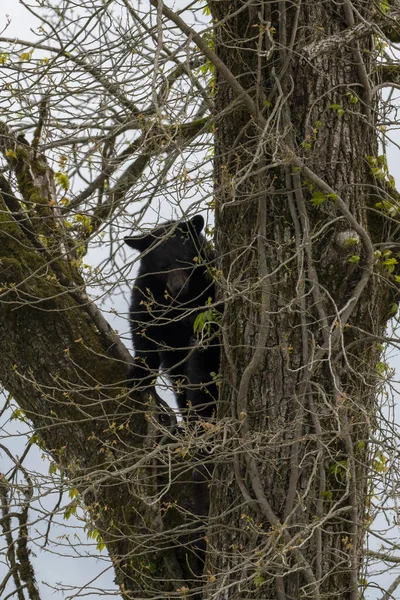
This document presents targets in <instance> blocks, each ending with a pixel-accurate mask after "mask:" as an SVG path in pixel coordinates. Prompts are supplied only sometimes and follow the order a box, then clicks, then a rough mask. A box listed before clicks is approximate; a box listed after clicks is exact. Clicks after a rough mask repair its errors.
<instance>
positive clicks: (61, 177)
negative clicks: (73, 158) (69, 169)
mask: <svg viewBox="0 0 400 600" xmlns="http://www.w3.org/2000/svg"><path fill="white" fill-rule="evenodd" d="M54 179H55V180H56V181H57V183H58V185H60V186H61V187H62V189H63V190H68V189H69V179H68V175H67V174H66V173H62V172H61V171H57V173H54Z"/></svg>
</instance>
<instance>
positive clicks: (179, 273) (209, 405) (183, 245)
mask: <svg viewBox="0 0 400 600" xmlns="http://www.w3.org/2000/svg"><path fill="white" fill-rule="evenodd" d="M203 227H204V219H203V217H202V216H200V215H196V216H195V217H193V218H192V219H190V220H188V221H183V222H178V221H167V222H166V223H164V224H162V225H160V226H159V227H156V228H155V229H153V230H152V231H150V232H149V233H146V234H142V235H139V236H133V237H126V238H124V241H125V242H126V244H128V246H130V247H131V248H134V249H135V250H138V251H139V252H140V253H141V255H140V268H139V272H138V275H137V278H136V280H135V283H134V286H133V291H132V299H131V305H130V312H129V319H130V322H131V330H132V340H133V345H134V349H135V364H134V365H133V366H132V367H131V369H130V371H129V373H128V379H129V380H130V381H131V382H132V384H134V383H135V382H136V384H138V385H140V386H141V387H142V389H146V388H151V387H152V386H154V383H155V380H156V378H157V375H158V373H159V369H160V367H161V368H162V369H165V370H166V372H167V375H168V377H169V378H170V380H171V382H172V384H173V387H174V391H175V394H176V401H177V404H178V406H179V409H180V410H181V412H182V413H183V414H185V413H187V412H188V410H187V409H188V408H190V407H193V411H190V410H189V413H190V418H197V417H201V418H208V417H210V416H212V414H213V412H214V410H215V399H216V396H217V388H216V385H215V383H214V380H213V376H212V375H211V373H214V372H218V369H219V344H218V342H217V341H216V338H215V340H214V341H213V342H212V343H211V344H210V345H209V346H208V347H207V346H206V347H204V348H202V347H201V346H198V345H196V344H195V343H194V342H193V339H194V338H193V327H194V322H195V320H196V317H197V316H198V315H199V314H200V313H202V312H203V311H207V310H208V309H207V307H208V306H209V304H210V303H211V304H213V303H214V302H215V285H214V283H213V280H212V277H211V276H210V273H209V266H210V262H212V261H213V260H215V254H214V252H213V251H212V250H210V249H209V248H208V243H207V241H206V238H205V237H204V235H203V234H202V233H201V232H202V230H203Z"/></svg>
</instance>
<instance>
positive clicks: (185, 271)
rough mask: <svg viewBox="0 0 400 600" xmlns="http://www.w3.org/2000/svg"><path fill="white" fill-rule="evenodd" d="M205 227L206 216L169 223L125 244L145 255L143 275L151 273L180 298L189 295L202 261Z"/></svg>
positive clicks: (142, 265)
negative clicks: (191, 278) (202, 233)
mask: <svg viewBox="0 0 400 600" xmlns="http://www.w3.org/2000/svg"><path fill="white" fill-rule="evenodd" d="M203 227H204V219H203V217H202V216H201V215H196V216H195V217H193V218H192V219H190V220H189V221H182V222H179V221H167V222H166V223H163V224H162V225H160V226H159V227H156V228H155V229H153V230H152V231H150V232H148V233H144V234H141V235H138V236H132V237H125V238H124V242H125V243H126V244H128V246H130V247H131V248H133V249H134V250H138V252H140V253H141V256H140V260H141V273H142V274H146V275H147V274H151V275H152V276H153V277H154V278H155V280H156V281H157V283H159V284H162V285H164V286H165V287H166V288H167V290H168V292H169V293H170V294H171V295H172V296H173V297H175V298H177V297H182V296H185V295H186V294H187V293H188V291H189V282H190V277H191V275H192V274H193V273H194V270H195V269H196V267H197V266H198V265H199V263H200V262H201V261H200V255H201V252H202V248H203V246H204V243H205V238H204V236H203V235H201V231H202V229H203Z"/></svg>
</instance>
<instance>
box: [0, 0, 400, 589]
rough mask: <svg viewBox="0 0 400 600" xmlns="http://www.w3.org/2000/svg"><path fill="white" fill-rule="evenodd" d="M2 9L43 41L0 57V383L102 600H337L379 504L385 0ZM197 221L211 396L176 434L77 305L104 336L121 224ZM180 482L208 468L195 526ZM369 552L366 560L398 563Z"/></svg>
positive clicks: (22, 558)
mask: <svg viewBox="0 0 400 600" xmlns="http://www.w3.org/2000/svg"><path fill="white" fill-rule="evenodd" d="M22 4H23V5H24V6H25V7H26V9H27V11H29V12H30V13H31V14H32V15H33V16H34V17H36V18H37V19H38V20H39V22H40V27H38V28H37V30H36V31H35V32H34V34H33V36H32V40H31V41H24V40H18V39H14V38H7V37H6V34H7V31H6V32H5V33H3V37H1V38H0V41H1V43H2V45H3V47H2V49H1V54H0V61H1V63H2V86H3V91H2V106H1V109H0V111H1V112H0V119H1V125H0V136H1V137H0V150H1V152H2V157H3V158H2V160H3V163H2V165H3V166H2V170H1V173H0V191H1V196H0V202H1V210H0V253H1V256H0V259H1V262H0V282H1V296H0V302H1V304H0V307H1V308H0V321H1V332H2V334H1V337H0V340H1V341H0V343H1V352H0V378H1V381H2V384H3V386H4V388H5V389H6V390H7V392H8V393H9V394H10V395H9V396H8V400H7V402H6V405H8V404H10V403H13V402H14V400H15V402H17V403H18V405H19V407H20V409H19V412H17V413H15V412H14V416H18V417H20V418H23V419H26V420H28V422H29V423H31V424H32V428H33V430H34V432H35V434H34V436H33V437H32V438H31V440H30V443H33V442H34V443H37V444H39V445H40V447H43V448H45V449H46V451H47V452H48V453H49V455H50V456H51V458H52V460H53V461H54V464H55V465H56V466H55V467H54V468H53V472H52V482H53V483H54V485H55V486H56V489H60V490H62V489H69V492H70V501H68V505H67V506H65V505H63V504H62V502H61V501H60V502H58V503H57V505H56V510H59V509H60V510H63V511H64V514H66V516H68V515H70V514H71V513H73V512H75V511H76V510H77V509H78V507H81V508H83V509H84V511H85V514H86V519H87V523H88V525H87V527H88V530H89V533H90V535H91V536H92V538H95V539H96V541H97V543H98V544H99V546H100V547H101V546H102V545H103V544H104V545H106V547H107V549H108V552H109V554H110V557H111V560H112V563H113V565H114V568H115V571H116V580H117V583H118V585H119V587H120V591H121V594H122V596H123V597H125V598H136V597H143V598H153V597H154V598H156V597H160V595H161V596H163V597H164V596H167V597H178V598H180V597H189V596H193V597H198V598H199V597H202V596H203V597H206V598H218V599H222V598H229V599H233V598H251V599H256V598H260V599H261V598H263V599H266V598H268V599H271V600H272V598H274V599H275V598H278V599H279V600H289V599H292V598H296V599H299V598H312V599H313V600H319V599H322V598H339V599H346V600H356V598H359V597H360V595H361V596H362V595H363V594H364V592H365V589H366V579H365V572H366V561H365V560H364V559H365V555H366V554H367V552H366V548H365V536H366V531H367V529H368V527H370V525H371V523H372V522H373V520H374V518H375V517H376V514H377V512H378V511H379V510H384V511H385V514H386V515H387V518H388V520H389V521H390V520H392V519H393V515H394V514H395V509H396V502H397V495H396V492H397V489H396V488H397V466H398V461H397V446H398V441H397V433H398V432H397V430H396V427H395V425H394V423H393V412H392V411H391V403H390V402H389V401H388V399H387V396H385V395H383V394H382V390H383V387H384V384H385V382H386V380H387V378H388V377H389V376H390V375H391V372H390V369H389V367H388V365H387V363H386V362H385V361H384V360H383V358H382V351H383V348H384V346H385V344H394V345H395V346H396V344H397V337H396V335H395V333H393V335H392V334H390V336H387V334H386V327H387V323H388V321H389V319H390V318H391V317H392V316H393V315H394V313H395V312H396V310H397V300H398V298H397V295H398V280H399V277H400V274H398V244H399V239H398V237H399V236H398V213H399V196H398V193H397V191H396V189H395V186H394V180H393V177H392V176H391V175H390V173H389V170H388V165H387V158H386V151H385V149H386V145H387V140H388V137H387V136H388V130H389V129H390V128H391V127H392V126H394V127H395V126H396V112H395V107H394V104H395V100H394V98H395V97H394V94H393V92H389V93H386V92H385V94H386V95H385V100H383V99H382V97H381V94H382V90H384V89H385V88H389V89H392V90H396V89H397V88H398V65H397V64H396V62H395V59H394V55H393V53H392V46H391V44H392V43H394V44H396V43H397V42H398V41H399V39H400V38H399V35H400V32H399V26H398V22H397V18H398V9H397V7H396V3H394V2H393V3H392V2H370V1H365V0H364V1H363V2H361V1H356V0H355V1H353V2H350V1H347V0H345V1H344V2H342V3H321V2H317V1H315V2H314V1H309V2H307V3H303V2H297V3H290V2H286V1H285V0H280V1H279V2H266V1H264V0H259V1H255V2H244V1H241V0H240V1H235V0H234V1H232V0H231V1H230V2H226V1H224V0H223V1H218V2H216V1H215V2H214V1H213V2H210V3H209V4H208V5H206V4H201V3H194V4H193V5H192V4H191V5H188V6H187V7H184V6H182V7H180V8H179V10H176V11H173V10H172V9H171V8H170V7H169V6H167V5H165V4H164V3H162V2H159V0H150V4H149V5H147V4H146V5H140V6H139V8H138V7H137V6H136V5H135V3H133V2H130V0H121V1H117V0H108V1H101V2H100V1H98V2H97V1H95V0H90V1H88V2H86V3H81V5H80V6H75V3H73V2H72V1H68V0H67V1H66V2H63V3H52V2H48V1H38V2H30V3H29V4H28V3H26V2H22ZM212 137H213V139H214V172H213V177H211V169H210V167H211V164H210V163H211V150H210V149H211V147H212ZM211 180H212V181H213V184H214V190H213V193H212V188H211ZM206 207H208V208H209V209H215V241H216V246H217V249H218V251H219V253H220V255H221V268H220V270H219V271H218V272H217V273H215V277H216V279H217V281H218V285H219V288H220V290H221V295H222V296H223V297H224V302H225V315H224V318H223V320H222V322H221V324H220V325H221V344H222V367H221V372H220V375H219V378H220V401H219V407H218V415H217V419H216V420H215V421H213V422H210V423H207V424H203V426H201V427H197V428H196V427H195V428H191V429H190V430H188V428H183V429H176V428H170V427H167V426H166V425H165V419H160V418H158V413H159V411H160V409H159V408H158V407H157V404H156V403H155V402H154V399H152V398H148V397H147V396H145V397H144V396H143V395H141V394H139V393H136V394H135V393H132V394H128V392H127V390H126V388H125V387H124V379H125V372H126V369H127V365H128V364H129V362H130V361H131V358H130V354H129V352H128V351H127V349H126V348H125V346H124V345H123V342H122V341H121V338H122V340H123V338H124V336H125V334H124V332H122V335H121V336H120V337H119V336H118V335H117V333H115V332H114V331H113V330H112V329H111V327H110V326H109V324H108V323H107V321H106V320H105V318H104V316H103V313H102V312H100V310H99V307H100V308H102V307H107V306H108V307H110V306H111V307H112V308H111V311H112V312H116V311H122V316H123V317H124V316H125V319H126V307H127V302H128V300H127V298H126V292H127V287H126V283H127V281H131V279H132V271H131V270H130V264H129V261H130V260H131V259H130V257H129V258H127V257H126V256H125V253H124V250H123V248H122V247H121V240H122V237H123V235H124V234H125V233H126V232H127V231H130V230H131V228H132V225H134V227H135V228H137V229H139V228H140V227H146V226H152V225H153V224H154V223H155V222H156V221H157V220H158V219H159V218H161V220H162V218H171V217H172V216H175V217H178V218H181V217H186V216H188V215H191V214H194V213H196V212H198V210H200V209H205V208H206ZM86 255H88V258H85V257H86ZM93 262H95V263H96V265H97V266H96V267H93V266H90V265H91V263H93ZM88 287H89V288H90V290H91V291H92V295H95V296H97V297H98V303H97V304H95V303H93V302H92V300H91V299H90V298H89V296H88V295H87V291H86V290H87V288H88ZM120 295H121V298H120ZM103 301H104V302H103ZM115 307H117V308H115ZM123 313H125V314H123ZM119 323H120V324H121V321H120V322H119ZM118 327H119V328H121V327H122V328H123V330H127V329H128V324H127V322H126V321H125V322H122V325H118ZM11 397H12V400H11ZM28 448H29V446H28ZM27 451H28V450H27ZM23 458H24V457H22V458H21V459H17V460H16V463H15V465H14V467H13V470H12V471H11V472H10V473H6V474H5V476H4V477H3V478H2V486H1V498H2V507H3V518H2V521H1V523H2V527H3V532H4V537H5V541H6V545H7V548H8V552H7V561H8V566H9V571H8V573H7V575H6V578H5V579H4V581H3V583H2V584H1V585H2V588H0V589H3V590H4V589H6V586H7V585H8V584H9V581H11V578H13V581H14V585H15V587H16V589H17V591H16V594H17V595H18V598H19V599H20V600H22V599H23V598H25V597H30V598H33V599H35V598H37V597H38V594H39V591H38V588H37V586H36V585H35V583H34V574H33V572H32V570H31V566H30V563H29V549H28V547H27V545H26V544H25V541H26V535H27V526H28V512H27V510H28V506H29V503H30V501H31V499H32V498H33V497H34V492H33V489H34V488H35V485H34V484H32V478H31V476H30V474H29V473H28V472H26V470H25V471H23V468H24V467H23ZM199 462H202V463H204V465H203V467H202V470H203V471H202V472H204V469H205V468H208V467H209V468H210V469H209V470H210V471H212V470H213V475H212V481H211V485H210V500H211V507H210V514H209V516H208V520H207V523H206V525H203V524H202V523H201V522H199V520H198V517H197V516H196V515H195V514H194V506H193V495H194V494H197V493H199V490H198V486H196V485H194V484H192V483H191V482H192V477H193V474H192V469H193V465H195V466H198V465H199ZM212 466H214V468H213V469H212V468H211V467H212ZM382 475H383V476H384V477H382ZM22 476H23V477H24V478H25V479H24V481H25V482H26V485H25V486H24V487H21V485H22V484H21V477H22ZM182 484H185V485H182ZM36 493H37V492H36ZM17 504H19V505H20V506H21V510H20V511H17V510H16V508H15V507H14V505H17ZM13 507H14V508H15V510H14V511H13ZM13 518H14V519H17V525H16V526H14V525H13V522H12V519H13ZM396 518H397V516H396ZM50 522H51V519H50ZM204 527H206V538H207V541H208V544H207V557H206V564H205V568H204V572H202V569H201V568H200V566H199V560H198V556H196V555H198V550H197V543H196V541H195V540H196V538H199V537H202V536H203V535H204V531H203V528H204ZM13 534H14V541H13ZM381 538H383V539H382V541H384V542H385V546H384V547H383V548H382V550H381V551H373V552H369V554H370V555H371V557H372V558H374V559H379V560H381V559H384V560H385V561H386V562H388V563H389V564H392V563H396V562H398V561H399V559H398V558H397V557H396V556H394V557H392V556H391V553H390V552H391V550H392V549H396V542H390V540H387V539H385V538H386V536H382V535H381ZM18 552H20V553H19V554H18ZM390 561H392V563H391V562H390ZM398 583H399V582H398V580H397V578H396V579H395V580H394V581H393V582H391V583H390V584H389V585H390V589H388V590H387V592H386V595H385V596H383V597H385V598H390V597H392V596H393V593H394V591H395V589H396V586H397V584H398ZM7 589H8V588H7Z"/></svg>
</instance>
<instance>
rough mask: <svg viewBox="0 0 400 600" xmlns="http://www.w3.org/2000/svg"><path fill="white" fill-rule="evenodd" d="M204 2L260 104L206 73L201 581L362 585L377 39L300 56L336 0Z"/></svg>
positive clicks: (375, 287) (377, 292) (336, 13)
mask: <svg viewBox="0 0 400 600" xmlns="http://www.w3.org/2000/svg"><path fill="white" fill-rule="evenodd" d="M355 4H356V5H357V8H358V10H359V11H360V13H361V14H363V15H364V16H366V15H367V14H369V12H368V11H369V10H370V9H371V8H372V3H353V6H354V5H355ZM366 4H369V6H367V5H366ZM211 6H212V14H213V18H214V20H215V22H216V25H215V46H214V47H215V53H216V55H217V56H218V57H219V58H220V59H221V60H222V61H223V63H224V64H225V65H226V66H227V67H228V69H229V70H230V72H231V73H232V75H233V76H234V77H235V78H236V80H237V81H238V82H239V83H240V84H241V86H242V87H243V88H244V90H245V92H246V94H247V95H248V96H249V97H250V98H251V99H252V100H253V102H254V103H255V104H256V106H257V107H258V112H257V114H252V113H250V112H249V110H248V106H249V103H248V102H247V104H246V103H245V102H244V101H243V98H238V97H235V94H234V93H233V91H232V87H231V86H230V85H229V82H228V81H227V80H226V78H224V77H223V76H221V74H220V73H219V72H218V71H217V75H216V85H215V89H216V98H215V101H216V107H215V110H216V114H217V115H222V116H220V117H219V118H218V122H217V125H216V133H215V139H216V141H215V148H216V150H215V172H216V189H215V194H216V218H217V227H216V231H217V244H218V249H219V251H220V253H221V256H222V271H223V276H222V287H223V289H224V290H226V295H227V298H228V299H227V300H226V314H225V319H224V323H223V341H224V352H225V355H224V360H223V366H222V374H223V377H222V387H221V392H220V394H221V396H220V412H219V419H221V420H222V419H224V420H225V421H226V423H227V425H226V427H227V428H228V430H229V432H230V435H228V436H225V438H224V440H225V443H224V444H223V445H222V446H221V449H220V455H217V457H216V464H217V466H216V470H215V473H214V479H213V488H212V494H211V497H212V507H211V513H210V520H211V526H210V530H209V539H210V555H209V559H208V563H207V566H206V570H208V571H209V572H210V573H212V574H213V575H214V577H213V579H212V581H211V582H210V583H209V586H208V593H209V594H210V595H211V594H215V596H214V597H217V598H223V597H225V595H224V591H223V590H228V589H229V592H227V594H228V595H227V596H226V597H229V598H252V599H254V598H263V599H266V598H268V599H270V600H272V599H275V598H279V599H280V600H281V599H282V600H283V599H289V598H293V599H294V598H296V599H298V598H303V597H304V598H313V599H317V598H318V599H319V598H334V597H335V598H341V599H342V598H343V599H344V598H346V599H352V600H355V599H356V598H358V594H359V573H360V567H361V561H362V544H363V540H364V535H365V524H366V518H367V514H366V513H367V508H366V507H367V504H368V498H367V486H368V465H369V460H370V457H369V454H368V453H369V445H368V442H369V438H370V434H371V430H372V429H373V427H374V416H373V415H374V412H375V409H376V404H375V395H376V387H375V379H374V373H375V365H376V363H377V361H378V358H379V349H378V348H377V343H376V339H378V338H379V336H381V335H382V334H383V332H384V328H385V324H386V322H387V319H388V316H389V315H390V310H391V308H390V307H391V303H392V302H393V301H394V300H395V296H396V294H395V290H394V289H393V288H394V286H393V281H390V277H388V276H387V273H385V272H384V268H382V264H379V262H378V261H375V263H376V264H375V265H374V271H372V261H373V256H372V244H379V242H382V241H383V240H385V241H393V240H394V238H393V235H394V234H393V233H392V231H391V230H390V228H389V230H387V229H386V230H385V228H384V219H383V218H382V214H379V211H377V210H376V208H375V205H376V203H377V202H378V201H379V198H380V199H381V198H382V197H383V196H385V191H384V186H382V185H381V184H380V182H379V181H378V180H377V179H376V178H374V176H373V174H372V171H371V164H370V162H369V161H370V158H368V157H376V156H377V154H378V149H377V141H376V135H375V110H376V103H375V99H374V98H373V97H372V95H371V88H372V87H373V85H374V81H375V80H374V73H373V70H374V67H373V60H374V48H373V44H372V39H371V36H364V37H363V38H362V39H361V40H360V41H359V42H355V41H354V42H352V43H350V44H347V45H345V46H340V47H336V50H335V52H334V53H329V54H327V55H326V54H322V55H320V56H316V57H314V60H313V61H312V62H309V61H308V60H306V59H305V58H303V56H304V55H303V52H302V51H303V48H306V47H307V46H308V45H310V44H312V43H314V42H317V41H318V40H319V39H320V38H321V37H322V36H327V37H328V39H329V38H330V37H331V36H339V35H340V34H341V32H342V31H343V30H344V29H345V28H346V26H353V25H354V18H353V15H352V11H351V9H350V8H349V7H348V6H347V5H346V3H343V4H342V5H337V4H326V3H321V2H307V3H303V4H301V3H297V4H296V5H293V4H292V3H287V2H280V3H261V4H259V3H258V4H257V5H253V4H249V5H244V4H243V3H241V2H236V3H235V2H233V3H232V2H213V3H212V4H211ZM288 150H291V151H293V153H295V154H296V159H294V158H293V155H291V154H289V153H288ZM300 165H301V166H300ZM303 167H304V168H303ZM307 168H308V169H310V170H311V174H312V175H316V176H317V178H320V179H321V180H322V181H323V182H324V183H327V184H328V185H329V186H330V188H331V191H332V194H329V192H328V191H327V190H326V189H324V188H321V187H318V186H317V185H315V183H314V182H315V181H316V179H314V180H311V179H310V176H309V173H310V171H307ZM324 194H325V197H324ZM338 197H340V200H341V202H338ZM318 198H320V200H322V201H321V203H320V204H318V202H317V200H318ZM346 208H347V209H348V211H346V210H345V209H346ZM355 223H357V224H358V226H360V227H361V229H357V231H355V230H354V229H355ZM349 238H351V239H350V242H348V243H347V242H346V240H348V239H349ZM227 512H228V513H229V519H227V518H226V515H227ZM221 548H223V549H224V551H222V552H221ZM255 549H257V550H255Z"/></svg>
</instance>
